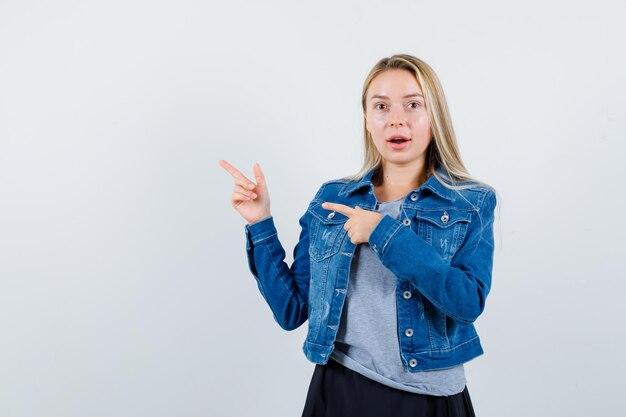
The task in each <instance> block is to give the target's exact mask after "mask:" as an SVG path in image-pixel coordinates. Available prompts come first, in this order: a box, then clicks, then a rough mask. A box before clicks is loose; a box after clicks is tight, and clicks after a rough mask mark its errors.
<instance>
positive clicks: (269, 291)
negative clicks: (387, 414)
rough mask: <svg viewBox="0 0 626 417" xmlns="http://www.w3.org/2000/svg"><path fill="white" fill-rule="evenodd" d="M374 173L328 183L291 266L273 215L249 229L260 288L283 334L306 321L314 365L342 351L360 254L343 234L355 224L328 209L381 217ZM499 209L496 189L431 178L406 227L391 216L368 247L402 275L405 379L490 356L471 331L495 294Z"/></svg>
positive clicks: (416, 193) (310, 210) (303, 222)
mask: <svg viewBox="0 0 626 417" xmlns="http://www.w3.org/2000/svg"><path fill="white" fill-rule="evenodd" d="M438 170H439V172H440V173H442V175H443V172H442V170H441V167H439V168H438ZM372 175H373V169H372V170H370V171H369V172H368V173H367V174H366V175H365V176H364V177H363V178H362V179H361V180H360V181H349V180H345V179H336V180H331V181H328V182H325V183H324V184H322V186H321V187H320V189H319V190H318V191H317V193H316V194H315V197H314V198H313V200H312V201H311V203H310V204H309V206H308V207H307V210H306V212H305V213H304V214H303V215H302V217H301V218H300V220H299V223H300V227H301V232H300V238H299V241H298V243H297V244H296V246H295V248H294V251H293V258H294V261H293V263H292V264H291V266H288V265H287V264H286V262H285V261H284V258H285V251H284V249H283V247H282V245H281V243H280V241H279V239H278V235H277V231H276V228H275V225H274V220H273V217H268V218H266V219H263V220H261V221H259V222H256V223H253V224H246V225H245V233H246V251H247V256H248V265H249V268H250V271H251V272H252V274H253V275H254V277H255V278H256V281H257V285H258V287H259V290H260V291H261V294H262V295H263V297H264V298H265V300H266V302H267V303H268V305H269V306H270V308H271V310H272V313H273V315H274V319H275V320H276V321H277V322H278V324H279V325H280V326H281V327H282V328H283V329H286V330H292V329H295V328H297V327H299V326H300V325H301V324H302V323H304V322H305V321H306V320H307V319H308V321H309V324H308V333H307V336H306V340H305V341H304V345H303V351H304V353H305V355H306V357H307V358H308V360H310V361H311V362H313V363H317V364H325V363H327V362H328V359H329V356H330V353H331V352H332V350H333V348H334V341H335V337H336V335H337V329H338V326H339V323H340V318H341V312H342V308H343V304H344V300H345V298H346V291H347V286H348V278H349V273H350V264H351V262H352V259H353V257H354V253H355V248H356V245H355V244H353V243H352V242H351V241H350V237H349V236H348V234H347V231H346V230H345V229H344V228H343V225H344V223H345V222H346V221H347V220H348V218H347V217H346V216H344V215H343V214H341V213H339V212H331V211H330V210H327V209H324V208H323V207H322V206H321V204H322V203H323V202H325V201H328V202H333V203H340V204H345V205H348V206H350V207H354V206H355V205H359V206H360V207H361V208H363V209H367V210H373V209H374V207H375V206H376V204H377V200H376V196H375V195H374V186H373V184H372V182H371V178H372ZM495 206H496V195H495V191H494V190H493V189H492V188H486V187H482V186H478V185H475V186H474V187H473V188H469V189H465V190H460V191H458V192H457V191H454V190H450V189H448V188H445V187H444V186H443V185H442V184H440V183H439V181H438V180H437V179H436V178H435V176H434V175H431V176H430V177H429V178H428V180H427V181H426V182H425V183H424V184H422V186H420V187H419V188H416V189H414V190H412V191H411V192H409V193H408V194H407V195H406V197H405V198H404V201H403V210H402V211H401V214H400V215H401V219H400V220H395V219H393V218H392V217H390V216H389V215H385V216H384V217H383V218H382V219H381V220H380V221H379V223H378V224H377V225H376V227H375V228H374V230H373V231H372V233H371V235H370V237H369V241H368V243H367V244H369V246H370V247H371V248H372V250H373V251H374V252H375V253H376V254H377V255H378V257H379V259H380V260H381V262H382V263H383V265H384V266H385V267H387V268H388V269H389V270H391V272H393V273H394V275H395V276H396V277H397V284H396V285H397V290H396V305H397V319H398V320H397V322H398V340H399V345H400V352H399V354H400V357H401V359H402V362H403V364H404V366H405V369H406V370H407V371H409V372H415V371H423V370H431V369H441V368H448V367H451V366H455V365H458V364H460V363H463V362H466V361H469V360H470V359H473V358H475V357H476V356H479V355H481V354H482V353H483V349H482V347H481V343H480V339H479V337H478V334H477V332H476V329H475V327H474V324H473V323H474V321H475V320H476V319H477V318H478V316H479V315H480V314H481V313H482V312H483V310H484V308H485V300H486V298H487V294H488V293H489V290H490V287H491V271H492V265H493V252H494V243H493V220H494V209H495ZM372 337H375V335H372Z"/></svg>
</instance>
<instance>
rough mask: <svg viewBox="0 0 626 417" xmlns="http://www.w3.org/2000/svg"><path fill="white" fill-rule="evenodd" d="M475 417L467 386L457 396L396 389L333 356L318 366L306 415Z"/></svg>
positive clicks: (318, 416)
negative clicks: (345, 364) (346, 365)
mask: <svg viewBox="0 0 626 417" xmlns="http://www.w3.org/2000/svg"><path fill="white" fill-rule="evenodd" d="M370 416H371V417H386V416H393V417H475V414H474V408H473V406H472V401H471V399H470V395H469V391H468V390H467V386H465V388H464V389H463V391H462V392H460V393H458V394H455V395H448V396H436V395H425V394H417V393H413V392H409V391H403V390H400V389H396V388H392V387H389V386H387V385H384V384H381V383H379V382H377V381H374V380H372V379H370V378H367V377H366V376H363V375H361V374H360V373H358V372H355V371H353V370H352V369H349V368H346V367H345V366H344V365H342V364H340V363H339V362H337V361H335V360H333V359H332V358H331V359H329V361H328V363H327V364H326V365H319V364H318V365H315V371H314V372H313V377H312V378H311V384H310V385H309V391H308V394H307V397H306V402H305V405H304V410H303V411H302V417H370Z"/></svg>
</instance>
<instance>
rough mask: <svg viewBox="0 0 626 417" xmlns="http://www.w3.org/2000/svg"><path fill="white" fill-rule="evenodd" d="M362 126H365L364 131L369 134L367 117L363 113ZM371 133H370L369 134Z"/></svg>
mask: <svg viewBox="0 0 626 417" xmlns="http://www.w3.org/2000/svg"><path fill="white" fill-rule="evenodd" d="M363 125H364V126H365V129H367V131H368V132H369V131H370V129H369V127H368V126H367V115H366V114H365V113H363ZM370 133H371V132H370Z"/></svg>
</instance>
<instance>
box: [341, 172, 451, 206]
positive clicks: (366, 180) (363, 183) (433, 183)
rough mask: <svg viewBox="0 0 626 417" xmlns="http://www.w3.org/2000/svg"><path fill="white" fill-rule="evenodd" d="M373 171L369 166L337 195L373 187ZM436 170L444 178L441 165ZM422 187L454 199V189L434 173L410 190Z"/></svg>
mask: <svg viewBox="0 0 626 417" xmlns="http://www.w3.org/2000/svg"><path fill="white" fill-rule="evenodd" d="M374 172H375V168H371V169H370V170H369V171H367V172H366V173H365V175H363V177H362V178H361V179H360V180H357V181H349V182H347V183H346V184H345V185H344V186H343V188H342V189H341V191H340V192H339V195H347V196H350V195H351V194H352V193H354V192H355V191H357V190H359V189H361V188H363V187H370V188H373V187H374V185H373V184H372V176H373V175H374ZM437 172H438V173H439V174H440V175H441V176H442V177H444V178H447V177H448V176H447V175H446V174H445V171H444V169H443V166H441V165H440V166H439V167H437ZM423 188H428V189H429V190H431V191H432V192H434V193H435V194H437V195H438V196H440V197H442V198H445V199H447V200H454V191H453V190H450V189H448V188H446V187H444V186H443V185H442V184H441V183H440V182H439V181H438V180H437V178H436V177H435V176H434V175H431V176H430V177H429V178H428V179H427V180H426V182H425V183H424V184H422V185H421V186H420V187H417V188H414V189H413V190H412V191H411V192H413V191H419V190H420V189H423Z"/></svg>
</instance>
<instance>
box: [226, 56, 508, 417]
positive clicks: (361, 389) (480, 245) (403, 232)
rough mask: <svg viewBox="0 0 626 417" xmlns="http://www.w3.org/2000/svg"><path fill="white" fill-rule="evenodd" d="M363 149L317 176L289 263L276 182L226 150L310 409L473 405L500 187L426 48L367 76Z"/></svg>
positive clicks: (426, 410)
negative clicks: (475, 152)
mask: <svg viewBox="0 0 626 417" xmlns="http://www.w3.org/2000/svg"><path fill="white" fill-rule="evenodd" d="M362 106H363V113H364V139H365V142H364V146H365V161H364V165H363V168H362V169H361V170H360V171H359V172H358V173H357V174H355V175H352V176H348V177H344V178H340V179H335V180H330V181H327V182H325V183H324V184H322V186H321V187H320V189H319V190H318V191H317V193H316V195H315V197H314V198H313V200H312V201H311V203H310V204H309V206H308V207H307V210H306V212H305V213H304V214H303V215H302V217H301V218H300V226H301V228H302V229H301V233H300V238H299V241H298V243H297V244H296V247H295V249H294V262H293V263H292V264H291V266H288V265H287V264H286V263H285V262H284V257H285V251H284V249H283V247H282V245H281V243H280V241H279V240H278V235H277V232H276V228H275V226H274V222H273V217H272V215H271V213H270V202H269V194H268V188H267V183H266V181H265V177H264V175H263V172H262V171H261V168H260V166H259V164H255V166H254V175H255V179H256V183H255V182H253V181H251V180H249V179H247V178H246V177H245V176H244V175H243V174H242V173H241V172H239V171H238V170H237V169H236V168H234V167H233V166H232V165H230V164H228V163H227V162H226V161H223V160H222V161H220V164H221V165H222V166H223V167H224V168H225V169H226V170H228V171H229V172H230V173H231V174H232V176H233V177H234V179H235V189H234V191H233V193H232V197H231V201H232V204H233V207H234V208H235V209H236V210H237V211H238V212H239V213H240V214H241V215H242V216H243V217H244V218H245V219H246V220H247V222H248V224H246V225H245V232H246V251H247V255H248V265H249V267H250V271H251V272H252V274H253V275H254V277H255V279H256V281H257V284H258V287H259V290H260V291H261V294H262V295H263V297H264V298H265V300H266V301H267V303H268V305H269V306H270V308H271V310H272V313H273V315H274V318H275V320H276V321H277V322H278V323H279V324H280V325H281V327H283V328H284V329H287V330H290V329H295V328H297V327H298V326H300V325H301V324H302V323H304V322H305V321H307V320H308V322H309V325H308V333H307V337H306V340H305V342H304V345H303V351H304V353H305V355H306V357H307V358H308V359H309V360H310V361H311V362H313V363H315V364H316V366H315V370H314V373H313V376H312V379H311V383H310V386H309V390H308V395H307V398H306V402H305V405H304V410H303V413H302V416H303V417H313V416H320V417H321V416H326V417H329V416H333V417H351V416H358V417H367V416H377V417H379V416H395V417H403V416H407V417H408V416H412V417H417V416H473V415H474V410H473V407H472V402H471V399H470V395H469V391H468V389H467V386H466V379H465V373H464V367H463V364H464V363H465V362H467V361H469V360H471V359H473V358H475V357H476V356H478V355H481V354H482V353H483V350H482V346H481V343H480V339H479V337H478V334H477V332H476V329H475V327H474V324H473V322H474V321H475V320H476V319H477V318H478V316H479V315H480V314H481V313H482V312H483V310H484V307H485V300H486V297H487V294H488V293H489V289H490V287H491V272H492V264H493V249H494V242H493V220H494V209H495V206H496V194H495V190H494V189H493V188H492V187H490V186H489V185H487V184H485V183H483V182H480V181H478V180H476V179H474V178H472V177H471V176H470V175H469V174H468V172H467V170H466V169H465V167H464V165H463V163H462V161H461V156H460V153H459V150H458V147H457V143H456V138H455V134H454V129H453V127H452V122H451V119H450V115H449V112H448V107H447V104H446V100H445V96H444V93H443V89H442V87H441V84H440V82H439V80H438V78H437V76H436V74H435V72H434V71H433V69H432V68H431V67H430V66H429V65H428V64H426V63H425V62H424V61H422V60H420V59H418V58H416V57H413V56H410V55H406V54H400V55H394V56H391V57H389V58H383V59H381V60H380V61H379V62H378V63H377V64H376V65H375V66H374V68H373V69H372V70H371V71H370V73H369V75H368V77H367V79H366V80H365V83H364V86H363V96H362Z"/></svg>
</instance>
